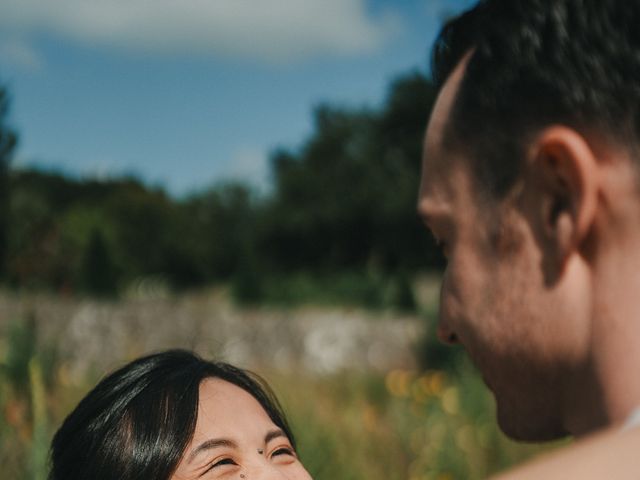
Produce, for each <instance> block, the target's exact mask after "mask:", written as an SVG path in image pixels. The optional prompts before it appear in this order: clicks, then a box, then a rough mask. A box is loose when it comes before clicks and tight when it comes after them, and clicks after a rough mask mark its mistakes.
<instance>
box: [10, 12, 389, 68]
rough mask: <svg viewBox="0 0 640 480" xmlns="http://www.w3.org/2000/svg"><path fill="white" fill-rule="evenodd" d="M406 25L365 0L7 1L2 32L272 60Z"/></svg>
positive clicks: (358, 41) (373, 44) (377, 39)
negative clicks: (374, 10) (373, 13)
mask: <svg viewBox="0 0 640 480" xmlns="http://www.w3.org/2000/svg"><path fill="white" fill-rule="evenodd" d="M399 27H400V17H399V16H398V15H396V14H393V13H391V12H389V11H388V12H387V13H385V14H381V15H378V16H377V17H375V18H374V17H372V16H371V14H370V13H369V12H368V11H367V6H366V0H51V1H49V0H2V2H1V5H0V28H3V29H10V30H13V31H16V32H18V33H23V34H24V33H37V32H48V33H56V34H59V35H63V36H66V37H70V38H74V39H76V40H80V41H83V42H88V43H94V44H98V45H106V46H115V47H119V48H123V49H129V50H131V49H133V50H137V51H144V52H154V53H184V52H190V53H198V54H211V55H223V56H241V57H245V58H254V59H256V58H257V59H260V60H263V61H268V62H274V61H275V62H281V61H292V60H296V59H300V58H306V57H310V56H315V55H325V54H334V55H335V54H339V55H350V54H360V53H366V52H369V51H372V50H375V49H376V48H378V47H380V46H381V45H383V44H384V43H385V42H386V41H387V40H388V39H389V38H390V37H391V36H392V35H393V34H394V33H395V32H397V30H398V28H399Z"/></svg>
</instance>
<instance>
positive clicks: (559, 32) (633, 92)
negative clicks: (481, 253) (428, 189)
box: [432, 0, 640, 198]
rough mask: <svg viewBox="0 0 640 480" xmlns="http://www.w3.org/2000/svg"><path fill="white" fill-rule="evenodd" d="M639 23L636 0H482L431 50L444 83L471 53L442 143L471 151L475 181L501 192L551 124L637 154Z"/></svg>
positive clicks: (451, 25)
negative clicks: (535, 137)
mask: <svg viewBox="0 0 640 480" xmlns="http://www.w3.org/2000/svg"><path fill="white" fill-rule="evenodd" d="M639 24H640V2H637V1H629V0H481V1H479V2H478V4H477V5H476V6H475V7H474V8H472V9H470V10H468V11H467V12H465V13H464V14H462V15H460V16H459V17H457V18H454V19H453V20H451V21H450V22H448V23H447V24H446V25H445V26H444V28H443V29H442V31H441V33H440V36H439V37H438V40H437V41H436V45H435V47H434V49H433V57H432V60H433V64H432V75H433V77H434V80H435V82H436V85H437V86H440V87H441V86H442V85H443V83H444V82H445V81H446V79H447V78H448V77H449V75H450V74H451V72H452V71H453V69H454V68H455V67H456V65H457V64H458V63H459V62H460V61H461V60H462V58H463V57H464V56H465V55H466V54H467V53H469V52H472V54H471V58H470V60H469V63H468V64H467V68H466V71H465V75H464V79H463V81H462V83H461V85H460V88H459V90H458V94H457V97H456V100H455V105H454V108H453V110H452V114H451V118H450V122H449V128H448V132H447V134H446V136H445V142H447V143H448V144H449V145H450V146H457V147H458V148H467V149H470V150H471V151H468V152H467V153H470V154H471V156H472V157H473V161H474V167H475V168H476V178H478V180H479V182H480V184H481V185H483V186H485V187H486V189H487V191H488V192H490V193H493V194H494V196H496V197H498V198H499V197H501V196H503V195H504V194H506V193H507V192H508V191H509V189H510V187H511V186H512V185H513V183H514V182H515V180H516V178H517V177H518V175H519V173H520V168H521V163H522V158H523V156H524V155H523V153H524V149H525V148H526V147H525V146H526V141H527V139H528V137H529V136H530V135H532V134H535V133H536V131H539V129H540V128H544V127H545V126H546V125H549V124H552V123H559V124H564V125H567V126H569V127H571V128H575V129H576V130H578V131H582V132H593V131H595V132H598V133H599V134H600V135H602V137H603V138H605V139H609V140H613V141H617V142H618V143H620V144H621V145H624V146H626V147H627V148H629V149H630V151H631V153H635V151H636V149H637V144H638V139H639V138H640V81H639V79H640V28H638V25H639ZM447 137H448V138H447Z"/></svg>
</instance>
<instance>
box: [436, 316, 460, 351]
mask: <svg viewBox="0 0 640 480" xmlns="http://www.w3.org/2000/svg"><path fill="white" fill-rule="evenodd" d="M436 334H437V336H438V340H440V341H441V342H442V343H444V344H445V345H456V344H457V343H458V336H457V335H456V334H455V332H454V331H453V330H451V328H449V325H448V324H447V323H446V322H443V321H442V320H440V323H438V330H437V333H436Z"/></svg>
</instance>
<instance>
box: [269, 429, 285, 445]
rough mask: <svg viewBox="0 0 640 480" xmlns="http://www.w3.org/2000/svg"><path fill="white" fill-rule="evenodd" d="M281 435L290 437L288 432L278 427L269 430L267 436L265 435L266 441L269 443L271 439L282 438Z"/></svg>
mask: <svg viewBox="0 0 640 480" xmlns="http://www.w3.org/2000/svg"><path fill="white" fill-rule="evenodd" d="M280 437H284V438H287V439H288V438H289V437H288V436H287V434H286V433H284V432H283V431H282V430H281V429H279V428H278V429H277V430H271V431H270V432H268V433H267V434H266V435H265V436H264V443H269V442H270V441H271V440H274V439H276V438H280Z"/></svg>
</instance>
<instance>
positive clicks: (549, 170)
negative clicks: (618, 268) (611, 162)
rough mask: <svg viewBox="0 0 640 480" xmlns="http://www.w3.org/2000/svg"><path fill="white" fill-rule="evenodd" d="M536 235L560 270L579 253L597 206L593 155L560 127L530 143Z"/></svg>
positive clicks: (578, 137) (576, 136)
mask: <svg viewBox="0 0 640 480" xmlns="http://www.w3.org/2000/svg"><path fill="white" fill-rule="evenodd" d="M532 152H533V165H532V167H533V171H534V172H535V177H536V179H537V182H536V184H537V185H538V189H539V190H538V192H537V193H538V194H540V195H541V197H542V198H541V201H540V202H539V203H538V207H537V208H538V215H539V218H538V220H539V222H540V223H539V224H540V226H541V227H542V232H540V234H541V235H542V237H543V238H544V244H545V245H546V246H547V247H548V248H550V249H551V250H552V251H550V252H547V253H550V254H552V257H555V259H556V261H559V264H558V263H556V265H557V267H559V268H560V270H562V269H563V267H564V265H565V263H566V261H567V259H568V258H569V256H570V255H571V253H573V252H575V251H577V250H580V249H581V247H582V244H583V242H584V241H585V239H586V237H587V235H588V234H589V231H590V230H591V227H592V225H593V221H594V219H595V210H596V203H597V195H598V192H597V190H598V188H597V178H598V175H597V170H598V163H597V158H596V155H595V153H594V152H593V150H592V148H591V146H590V145H589V144H588V143H587V141H586V140H585V139H584V137H583V136H581V135H580V134H579V133H578V132H576V131H575V130H572V129H570V128H567V127H562V126H553V127H549V128H547V129H545V130H544V131H543V132H542V133H541V134H540V135H539V136H538V137H537V138H536V140H535V142H534V144H533V151H532Z"/></svg>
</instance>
